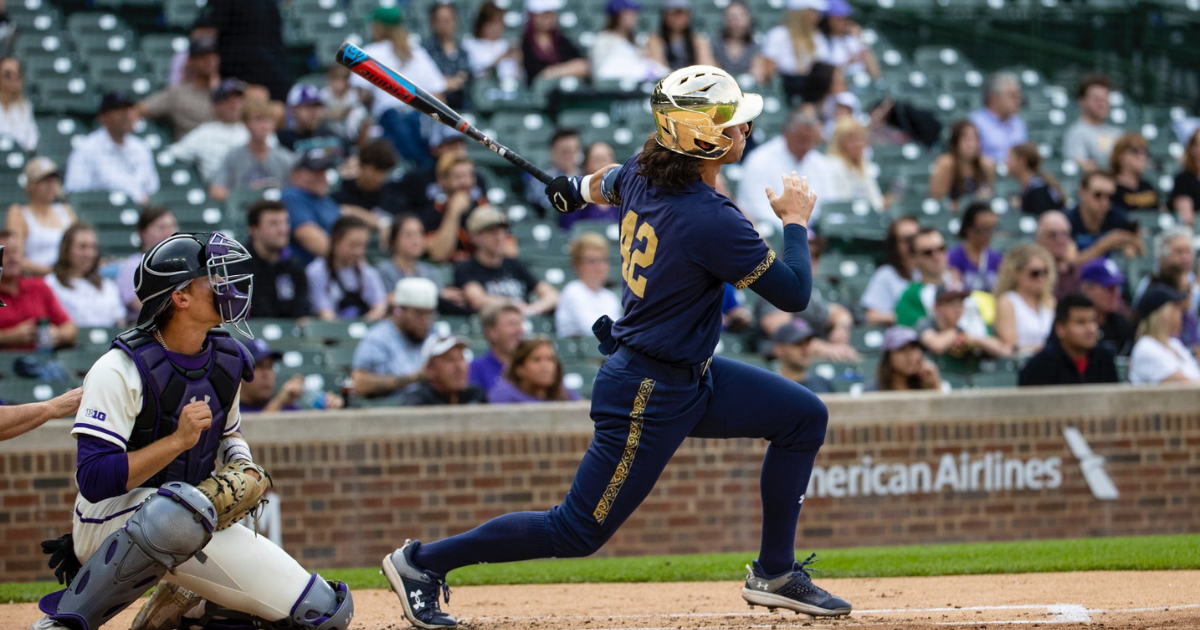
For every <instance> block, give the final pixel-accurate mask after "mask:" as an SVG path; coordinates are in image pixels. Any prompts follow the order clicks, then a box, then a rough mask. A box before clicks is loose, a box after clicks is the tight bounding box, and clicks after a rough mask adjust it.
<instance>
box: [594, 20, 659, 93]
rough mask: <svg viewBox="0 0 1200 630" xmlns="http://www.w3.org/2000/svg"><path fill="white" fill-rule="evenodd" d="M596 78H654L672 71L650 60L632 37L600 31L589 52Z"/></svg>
mask: <svg viewBox="0 0 1200 630" xmlns="http://www.w3.org/2000/svg"><path fill="white" fill-rule="evenodd" d="M588 62H589V63H590V64H591V66H592V78H593V79H633V80H635V81H654V80H657V79H661V78H663V77H665V76H667V74H669V73H670V72H671V69H670V68H667V67H666V66H663V65H661V64H659V63H658V62H656V61H654V60H652V59H647V58H646V57H645V56H644V55H643V54H642V51H641V50H639V49H638V47H637V46H636V45H635V44H634V43H633V42H631V41H629V40H628V39H625V38H624V37H622V36H620V35H618V34H616V33H614V32H612V31H600V32H599V33H597V34H596V41H595V42H594V43H592V49H591V50H590V51H589V52H588Z"/></svg>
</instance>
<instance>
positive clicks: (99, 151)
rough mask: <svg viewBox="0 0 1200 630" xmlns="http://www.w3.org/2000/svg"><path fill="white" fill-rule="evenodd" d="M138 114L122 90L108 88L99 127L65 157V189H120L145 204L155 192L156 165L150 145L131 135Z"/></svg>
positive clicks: (102, 102)
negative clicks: (110, 90) (109, 90)
mask: <svg viewBox="0 0 1200 630" xmlns="http://www.w3.org/2000/svg"><path fill="white" fill-rule="evenodd" d="M136 119H137V114H136V112H135V110H134V107H133V101H131V100H130V99H129V95H128V94H126V93H124V92H109V93H108V94H105V95H104V98H103V99H102V100H101V101H100V110H99V112H97V120H98V121H99V122H100V128H99V129H96V130H95V131H93V132H92V133H89V134H88V135H87V136H85V137H84V139H83V140H82V141H80V142H78V143H75V144H74V147H75V148H74V149H72V150H71V156H70V157H69V158H68V159H67V179H66V181H65V182H64V183H63V188H64V189H65V190H66V191H67V192H68V193H76V192H89V191H93V190H112V191H118V192H123V193H125V194H126V195H128V196H129V198H130V199H132V200H133V201H134V202H135V203H139V204H145V203H146V202H147V201H148V200H149V199H150V196H151V195H153V194H154V193H156V192H158V185H159V182H158V168H157V167H156V166H155V165H154V155H153V154H151V152H150V147H149V146H147V145H146V143H145V142H144V141H143V140H142V139H141V138H139V137H137V136H135V135H133V133H132V132H133V124H134V122H135V121H136Z"/></svg>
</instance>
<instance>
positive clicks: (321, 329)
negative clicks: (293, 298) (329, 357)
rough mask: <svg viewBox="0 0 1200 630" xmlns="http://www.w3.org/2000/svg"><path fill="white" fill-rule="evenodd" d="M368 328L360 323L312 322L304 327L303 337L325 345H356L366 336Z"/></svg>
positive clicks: (343, 321)
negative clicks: (322, 342)
mask: <svg viewBox="0 0 1200 630" xmlns="http://www.w3.org/2000/svg"><path fill="white" fill-rule="evenodd" d="M369 327H370V325H369V324H367V323H366V322H360V321H345V320H337V321H332V322H326V321H321V320H312V321H309V322H308V323H307V324H305V325H304V336H305V337H307V338H308V339H317V340H321V341H324V342H325V343H347V342H348V343H357V342H358V340H359V339H362V338H363V337H365V336H367V330H368V328H369Z"/></svg>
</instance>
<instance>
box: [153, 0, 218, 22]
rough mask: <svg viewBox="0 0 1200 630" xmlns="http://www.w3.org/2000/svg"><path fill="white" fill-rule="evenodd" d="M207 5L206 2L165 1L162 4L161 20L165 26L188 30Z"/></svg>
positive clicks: (204, 0)
mask: <svg viewBox="0 0 1200 630" xmlns="http://www.w3.org/2000/svg"><path fill="white" fill-rule="evenodd" d="M207 4H208V0H166V1H165V2H164V3H163V20H164V21H165V22H166V23H167V26H170V27H175V28H181V29H190V28H192V24H194V23H195V22H196V18H198V17H200V11H201V10H202V9H203V8H204V6H205V5H207Z"/></svg>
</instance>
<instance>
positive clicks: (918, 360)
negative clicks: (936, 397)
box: [865, 326, 942, 392]
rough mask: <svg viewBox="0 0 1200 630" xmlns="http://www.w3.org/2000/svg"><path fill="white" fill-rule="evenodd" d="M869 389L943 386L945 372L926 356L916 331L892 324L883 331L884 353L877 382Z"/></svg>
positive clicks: (894, 389)
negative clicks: (940, 370)
mask: <svg viewBox="0 0 1200 630" xmlns="http://www.w3.org/2000/svg"><path fill="white" fill-rule="evenodd" d="M865 389H866V390H868V391H881V392H894V391H910V390H920V389H925V390H934V391H939V390H941V389H942V375H941V373H940V372H938V368H937V366H936V365H934V363H933V361H930V360H929V359H927V358H925V350H924V348H922V347H921V340H920V339H919V338H918V337H917V333H916V331H914V330H913V329H911V328H905V327H903V326H892V327H891V328H889V329H887V331H885V332H884V333H883V356H881V357H880V358H879V370H878V371H877V372H876V374H875V382H874V383H871V384H869V385H868V386H867V387H866V388H865Z"/></svg>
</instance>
